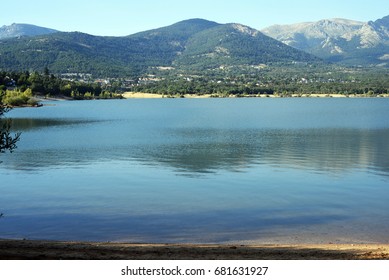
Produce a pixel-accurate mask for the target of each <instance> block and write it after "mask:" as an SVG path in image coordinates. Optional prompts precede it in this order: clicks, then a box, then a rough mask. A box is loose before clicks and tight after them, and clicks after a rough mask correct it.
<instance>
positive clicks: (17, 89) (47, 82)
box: [0, 69, 120, 106]
mask: <svg viewBox="0 0 389 280" xmlns="http://www.w3.org/2000/svg"><path fill="white" fill-rule="evenodd" d="M0 96H1V99H2V102H3V103H4V104H8V105H11V106H22V105H31V106H33V105H37V101H36V100H35V98H34V97H33V96H40V97H61V98H70V99H110V98H119V97H120V95H117V94H113V93H110V92H108V91H107V90H104V89H103V88H102V86H101V85H100V84H99V83H85V82H76V81H69V80H64V79H61V78H59V77H56V76H54V75H53V74H50V73H49V71H48V69H45V71H44V73H39V72H33V73H30V72H28V71H25V72H5V71H2V72H0Z"/></svg>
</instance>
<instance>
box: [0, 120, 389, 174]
mask: <svg viewBox="0 0 389 280" xmlns="http://www.w3.org/2000/svg"><path fill="white" fill-rule="evenodd" d="M23 123H24V124H23V127H24V131H26V130H30V129H33V128H34V127H37V126H34V127H31V126H29V125H31V124H33V123H35V124H37V125H38V127H42V126H48V125H49V124H50V125H54V126H57V125H65V124H68V125H75V124H85V122H81V121H79V122H74V121H73V122H71V121H69V122H59V121H56V120H54V121H52V122H51V121H47V120H44V121H37V120H34V121H32V122H24V121H23ZM27 124H29V125H27ZM16 127H18V128H20V127H22V126H21V125H20V123H19V124H18V126H16ZM160 136H161V139H160V140H159V141H156V142H154V143H152V145H150V144H148V143H131V142H129V143H126V145H123V144H122V145H120V146H110V145H109V143H104V140H103V139H98V142H99V143H100V144H101V146H99V145H98V146H97V147H96V145H95V144H96V143H95V141H96V139H95V140H93V139H91V140H90V141H88V140H84V139H80V141H85V142H86V145H85V143H84V144H79V145H77V144H76V143H74V147H72V148H61V147H58V148H55V149H54V148H50V149H46V148H45V147H41V148H40V149H36V150H35V149H33V150H30V149H28V150H24V151H23V152H18V153H15V154H13V155H12V156H8V158H7V161H6V163H5V166H4V167H8V168H14V169H20V170H34V169H35V170H39V169H42V170H44V169H46V168H58V167H61V166H65V167H72V166H76V167H78V166H80V165H88V164H93V163H94V162H101V161H112V160H119V161H136V162H139V163H142V164H149V165H160V164H162V165H166V166H168V167H170V168H173V170H174V171H175V172H178V174H184V173H186V174H187V175H190V174H191V173H194V174H192V175H195V174H196V173H210V172H211V173H212V172H216V171H217V170H219V169H223V170H229V171H232V172H234V171H238V172H244V171H245V170H247V169H250V168H253V166H257V165H258V166H260V165H272V166H279V167H286V168H301V169H306V170H310V171H312V172H330V173H342V172H347V171H348V170H353V169H369V170H370V171H371V172H376V173H377V174H380V175H384V176H388V174H389V145H388V143H387V142H386V139H389V129H379V130H359V129H301V130H280V129H278V130H274V129H270V130H269V129H260V130H218V129H213V130H210V129H206V130H204V129H177V130H171V129H168V130H167V131H164V132H163V133H162V134H161V135H160ZM172 138H173V140H172ZM46 141H49V140H48V139H46ZM89 145H90V146H89Z"/></svg>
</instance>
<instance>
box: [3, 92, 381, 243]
mask: <svg viewBox="0 0 389 280" xmlns="http://www.w3.org/2000/svg"><path fill="white" fill-rule="evenodd" d="M345 102H347V103H345ZM366 104H368V106H367V105H366ZM388 108H389V102H388V100H386V99H385V100H378V99H375V100H369V99H368V100H346V101H345V100H340V101H337V100H336V101H335V100H305V99H301V100H300V99H299V100H295V99H294V100H247V99H246V100H127V101H117V100H115V101H106V102H99V101H93V102H63V103H58V104H57V106H50V107H49V106H47V107H43V108H34V109H32V108H27V109H18V110H13V111H11V112H10V116H11V117H13V118H14V126H13V127H14V130H15V131H20V132H22V137H21V141H20V142H19V143H18V146H19V147H18V149H17V150H16V151H15V153H13V154H2V155H0V156H1V161H3V163H2V164H1V165H0V180H1V184H0V192H1V197H0V210H1V212H2V213H5V214H6V218H4V219H2V220H1V221H0V238H2V237H7V238H14V237H23V238H25V237H26V238H41V239H68V240H69V239H76V240H77V239H78V240H124V241H132V242H232V241H236V240H239V241H248V240H260V241H261V242H278V241H277V240H281V241H279V242H285V241H287V240H286V239H287V238H289V237H290V236H292V235H293V236H294V238H296V239H294V240H292V241H291V242H297V241H299V242H313V243H315V242H341V241H342V242H348V241H350V240H352V241H353V242H355V241H360V242H365V241H366V242H389V239H388V235H387V232H388V230H389V214H388V213H389V205H388V203H387V201H388V199H389V188H388V187H387V186H388V180H389V177H388V175H389V145H388V142H387V139H389V123H387V121H386V120H387V119H388V118H389V110H387V109H388ZM275 237H277V239H276V241H275V239H274V238H275ZM272 238H273V239H272ZM296 240H297V241H296Z"/></svg>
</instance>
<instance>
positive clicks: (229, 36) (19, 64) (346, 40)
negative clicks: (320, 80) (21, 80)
mask: <svg viewBox="0 0 389 280" xmlns="http://www.w3.org/2000/svg"><path fill="white" fill-rule="evenodd" d="M271 37H273V38H271ZM323 60H324V61H325V60H326V61H329V62H339V63H345V64H348V65H363V66H371V65H381V66H386V67H389V16H388V17H385V18H383V19H380V20H377V21H375V22H368V23H363V22H357V21H351V20H345V19H332V20H322V21H319V22H313V23H300V24H293V25H284V26H280V25H276V26H272V27H269V28H266V29H264V30H262V32H260V31H258V30H255V29H252V28H250V27H248V26H244V25H241V24H235V23H232V24H219V23H216V22H212V21H207V20H203V19H191V20H186V21H182V22H178V23H176V24H173V25H171V26H167V27H162V28H159V29H154V30H149V31H145V32H140V33H137V34H134V35H130V36H125V37H106V36H92V35H88V34H84V33H80V32H59V31H57V30H53V29H48V28H43V27H38V26H34V25H27V24H12V25H10V26H3V27H1V28H0V70H11V71H24V70H30V71H34V70H37V71H42V70H43V69H44V68H45V67H48V68H49V69H50V71H51V72H54V73H91V74H93V75H95V76H100V77H102V76H105V77H115V76H116V77H120V76H122V77H124V76H133V77H135V76H139V75H141V74H144V73H150V72H152V69H160V68H164V69H176V70H178V71H181V70H182V71H191V70H193V71H202V70H209V69H223V68H225V67H234V66H242V65H243V66H259V65H263V64H295V63H308V64H310V63H322V62H323Z"/></svg>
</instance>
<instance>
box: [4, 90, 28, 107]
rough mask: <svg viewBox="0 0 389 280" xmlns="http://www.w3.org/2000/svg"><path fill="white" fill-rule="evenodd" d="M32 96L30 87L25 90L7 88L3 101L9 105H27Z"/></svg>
mask: <svg viewBox="0 0 389 280" xmlns="http://www.w3.org/2000/svg"><path fill="white" fill-rule="evenodd" d="M31 98H32V91H31V89H26V90H25V91H23V92H21V91H17V90H7V91H6V92H5V96H4V97H3V100H2V101H3V103H4V104H5V105H9V106H23V105H28V101H29V100H30V99H31Z"/></svg>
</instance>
